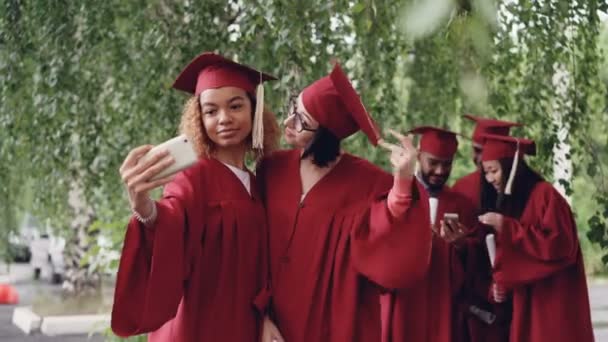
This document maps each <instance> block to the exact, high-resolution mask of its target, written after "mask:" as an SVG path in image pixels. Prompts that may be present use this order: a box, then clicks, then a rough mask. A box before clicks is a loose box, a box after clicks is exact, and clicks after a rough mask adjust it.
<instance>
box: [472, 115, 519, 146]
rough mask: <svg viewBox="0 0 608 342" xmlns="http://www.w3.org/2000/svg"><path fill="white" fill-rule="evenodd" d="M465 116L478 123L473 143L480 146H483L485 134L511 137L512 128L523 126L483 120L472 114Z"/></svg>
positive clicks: (494, 120)
mask: <svg viewBox="0 0 608 342" xmlns="http://www.w3.org/2000/svg"><path fill="white" fill-rule="evenodd" d="M463 116H464V117H465V118H467V119H469V120H471V121H475V122H476V123H477V124H476V125H475V130H474V131H473V142H475V143H477V144H480V145H482V144H483V137H482V135H483V134H495V135H509V130H510V129H511V127H517V126H523V125H522V124H520V123H516V122H509V121H502V120H496V119H488V118H482V117H479V116H474V115H471V114H465V115H463Z"/></svg>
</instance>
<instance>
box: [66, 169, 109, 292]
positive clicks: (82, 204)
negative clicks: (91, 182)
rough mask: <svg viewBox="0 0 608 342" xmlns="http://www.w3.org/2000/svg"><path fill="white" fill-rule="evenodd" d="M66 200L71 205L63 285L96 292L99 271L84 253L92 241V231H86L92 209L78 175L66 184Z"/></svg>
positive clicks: (93, 215)
mask: <svg viewBox="0 0 608 342" xmlns="http://www.w3.org/2000/svg"><path fill="white" fill-rule="evenodd" d="M68 203H69V205H70V207H71V208H72V214H73V216H72V222H71V224H70V228H71V229H70V236H69V237H68V239H67V241H66V245H65V250H64V258H65V278H64V281H63V289H64V290H65V291H66V292H68V293H70V294H75V295H80V294H87V293H91V292H97V291H98V290H99V289H100V288H101V274H100V272H99V270H98V269H96V268H95V267H91V264H90V262H85V259H88V258H87V257H86V256H87V253H88V252H89V250H90V249H91V247H92V246H94V245H95V243H96V235H97V234H90V233H89V227H90V225H91V224H92V223H93V221H94V220H95V213H94V210H93V209H92V208H91V206H89V205H88V203H87V202H86V199H85V196H84V187H83V186H82V182H81V181H79V180H78V179H76V180H74V181H72V183H71V185H70V192H69V199H68Z"/></svg>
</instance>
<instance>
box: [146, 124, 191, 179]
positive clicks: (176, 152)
mask: <svg viewBox="0 0 608 342" xmlns="http://www.w3.org/2000/svg"><path fill="white" fill-rule="evenodd" d="M163 150H168V151H169V154H170V155H171V156H172V157H173V159H174V160H175V162H174V163H173V164H171V165H169V166H168V167H167V168H165V169H164V170H162V171H161V172H159V173H158V174H157V175H155V176H154V177H152V178H150V180H157V179H160V178H164V177H167V176H170V175H173V174H176V173H178V172H180V171H182V170H184V169H187V168H188V167H190V166H192V165H193V164H195V163H196V162H197V160H198V157H197V156H196V152H195V151H194V147H193V146H192V143H191V142H190V140H189V139H188V138H187V137H186V136H185V135H183V134H182V135H180V136H178V137H175V138H173V139H169V140H167V141H165V142H164V143H162V144H160V145H156V146H154V147H153V148H152V149H151V150H150V151H148V153H146V154H145V155H144V156H143V157H141V159H140V160H139V163H143V162H145V161H147V160H149V159H150V158H152V156H154V155H155V154H157V153H159V152H160V151H163Z"/></svg>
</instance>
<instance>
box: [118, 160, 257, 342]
mask: <svg viewBox="0 0 608 342" xmlns="http://www.w3.org/2000/svg"><path fill="white" fill-rule="evenodd" d="M252 177H253V175H252ZM157 208H158V217H157V219H156V222H155V224H154V226H152V227H145V226H143V225H142V224H140V223H139V222H138V221H137V220H135V219H132V220H131V221H130V223H129V225H128V227H127V232H126V237H125V242H124V247H123V252H122V256H121V259H120V266H119V269H118V277H117V282H116V291H115V295H114V306H113V310H112V330H113V331H114V332H115V333H116V334H117V335H119V336H131V335H136V334H142V333H148V332H153V331H155V330H156V331H155V332H153V333H152V334H150V336H149V341H172V342H186V341H188V342H189V341H192V342H199V341H202V342H204V341H230V342H243V341H252V342H253V341H257V339H258V338H259V330H260V324H261V315H260V314H258V313H257V311H256V310H255V308H254V306H253V304H252V303H253V301H254V299H255V296H256V294H258V292H260V290H262V289H263V288H264V287H265V286H266V282H267V277H266V274H267V268H266V267H267V266H266V265H267V263H266V261H267V256H266V254H265V253H266V245H267V232H266V227H265V213H264V207H263V204H262V201H261V200H260V198H259V196H258V192H257V190H256V189H255V183H254V182H253V178H252V195H251V196H250V195H249V193H248V192H247V190H246V189H245V187H244V186H243V184H242V183H241V181H240V180H239V179H238V178H237V176H236V175H235V174H234V173H233V172H232V171H231V170H230V169H229V168H228V167H227V166H225V165H224V164H222V163H221V162H219V161H217V160H215V159H203V160H201V161H200V162H199V163H198V164H196V165H195V166H193V167H191V168H189V169H187V170H185V171H183V172H182V173H180V174H178V175H177V176H176V178H175V180H174V181H172V182H171V183H169V184H167V185H166V186H165V189H164V195H163V198H162V199H161V200H160V201H158V202H157ZM161 327H162V328H161ZM159 328H160V329H159ZM157 329H158V330H157Z"/></svg>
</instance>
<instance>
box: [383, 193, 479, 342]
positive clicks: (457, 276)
mask: <svg viewBox="0 0 608 342" xmlns="http://www.w3.org/2000/svg"><path fill="white" fill-rule="evenodd" d="M416 183H417V193H419V196H420V200H419V203H420V206H421V207H423V208H424V209H423V211H424V212H423V213H421V214H420V215H419V216H418V218H417V220H418V222H419V224H421V225H423V226H425V227H426V229H427V230H428V231H431V223H430V215H429V205H428V199H429V195H428V193H427V191H426V190H425V189H424V187H423V185H422V184H421V183H420V182H416ZM444 213H458V215H459V220H460V222H461V223H462V224H464V225H465V226H466V227H467V228H469V229H471V230H473V229H474V227H475V220H474V214H475V212H474V209H473V208H472V207H471V205H470V203H469V201H467V200H466V199H464V198H463V197H462V196H461V195H460V194H458V193H456V192H454V191H452V190H450V189H449V188H448V187H447V186H446V187H444V189H443V190H442V191H441V192H440V193H439V195H438V207H437V221H436V222H437V227H439V221H440V220H441V219H442V218H443V214H444ZM401 243H402V246H403V248H409V247H410V246H411V245H412V243H411V242H410V241H401ZM463 248H465V247H464V246H462V247H460V248H456V247H454V245H453V244H450V243H448V242H446V241H445V240H444V239H443V238H441V237H440V236H439V235H437V234H434V235H433V241H432V253H431V262H430V268H429V270H428V273H427V274H426V276H425V277H424V278H423V279H422V280H421V281H419V282H417V283H415V284H413V285H412V286H410V287H407V288H401V289H398V290H395V291H391V292H389V293H388V294H386V295H383V296H382V321H383V330H384V331H383V336H382V341H383V342H451V341H457V340H458V339H456V338H454V336H460V335H461V333H462V332H461V329H463V327H464V325H463V322H458V318H460V319H462V317H461V316H458V314H457V309H458V307H457V303H459V300H460V298H459V297H460V296H461V295H462V287H463V281H464V273H463V272H464V271H463V265H462V256H461V252H462V251H461V249H463Z"/></svg>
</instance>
